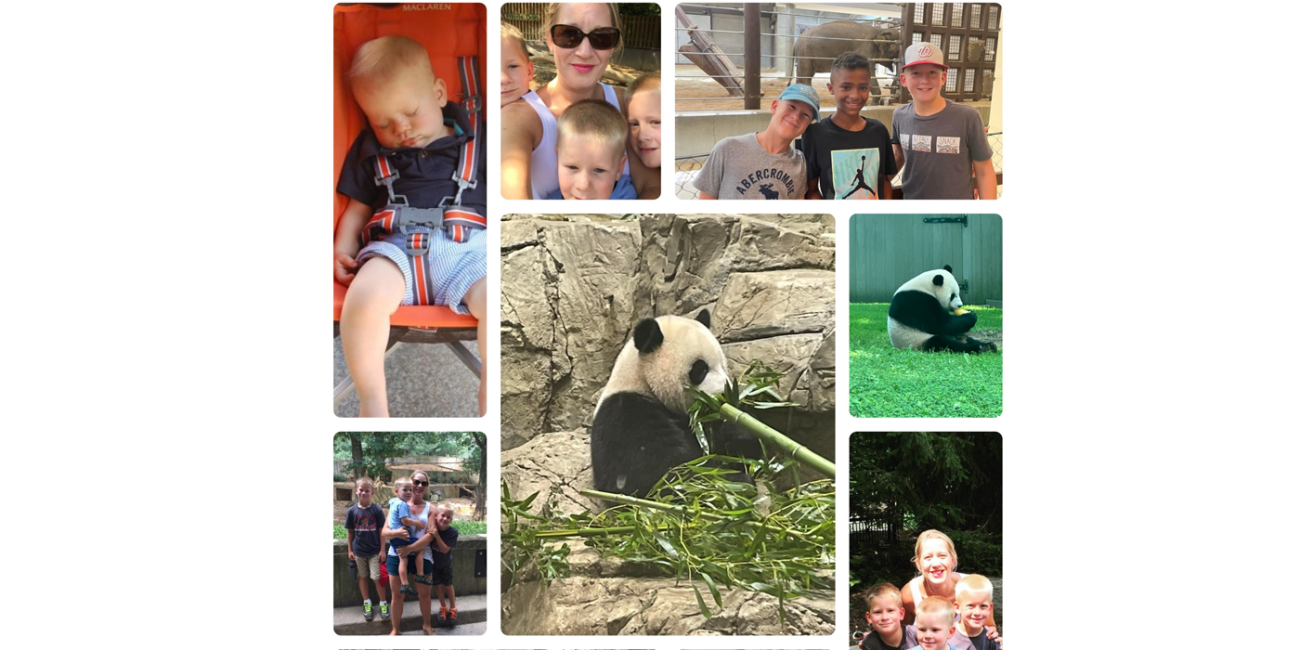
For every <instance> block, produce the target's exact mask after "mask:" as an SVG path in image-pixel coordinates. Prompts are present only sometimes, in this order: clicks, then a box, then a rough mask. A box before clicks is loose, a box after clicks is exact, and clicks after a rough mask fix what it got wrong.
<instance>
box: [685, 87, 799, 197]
mask: <svg viewBox="0 0 1300 650" xmlns="http://www.w3.org/2000/svg"><path fill="white" fill-rule="evenodd" d="M771 110H772V120H771V121H770V122H768V125H767V128H766V129H763V130H762V131H759V132H758V133H747V134H745V135H737V136H732V137H730V138H723V139H722V140H719V141H718V143H717V144H716V145H714V146H713V151H712V152H711V153H710V154H709V159H708V160H706V161H704V167H702V168H701V169H700V173H699V175H698V176H697V177H696V178H695V188H696V189H698V190H699V191H700V198H701V199H708V200H711V199H765V200H772V199H802V198H803V196H804V193H805V192H806V191H807V190H808V182H807V177H808V176H807V172H808V169H807V166H806V165H805V163H804V158H803V153H802V152H800V151H799V150H798V149H794V148H792V147H791V146H790V143H792V142H794V141H795V138H798V137H799V136H801V135H803V132H804V131H805V130H806V129H807V128H808V125H810V124H812V123H814V122H816V121H817V118H818V111H820V110H821V98H820V97H818V96H817V91H816V90H813V87H812V86H809V85H807V84H792V85H791V86H790V87H788V88H786V89H785V90H784V91H782V92H781V96H780V97H779V98H777V99H776V100H774V101H773V102H772V109H771Z"/></svg>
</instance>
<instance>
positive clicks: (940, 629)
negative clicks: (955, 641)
mask: <svg viewBox="0 0 1300 650" xmlns="http://www.w3.org/2000/svg"><path fill="white" fill-rule="evenodd" d="M956 617H957V609H956V608H955V607H953V604H952V602H951V601H949V600H948V599H947V598H944V597H943V596H930V597H929V598H926V599H925V600H922V601H921V604H919V605H917V606H916V641H917V644H918V645H916V646H915V647H913V648H912V650H917V649H918V648H919V649H920V650H952V646H951V645H949V644H948V639H950V638H952V635H953V633H954V632H956V631H957V628H956V626H955V625H954V621H955V619H956Z"/></svg>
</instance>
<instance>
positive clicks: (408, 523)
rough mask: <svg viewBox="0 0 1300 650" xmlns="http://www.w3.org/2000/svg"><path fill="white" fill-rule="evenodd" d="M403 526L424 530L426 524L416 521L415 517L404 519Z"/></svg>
mask: <svg viewBox="0 0 1300 650" xmlns="http://www.w3.org/2000/svg"><path fill="white" fill-rule="evenodd" d="M402 525H403V526H410V527H411V528H416V529H419V528H424V522H422V521H420V520H419V519H415V518H414V517H402Z"/></svg>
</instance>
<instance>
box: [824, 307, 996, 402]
mask: <svg viewBox="0 0 1300 650" xmlns="http://www.w3.org/2000/svg"><path fill="white" fill-rule="evenodd" d="M966 308H967V309H969V310H971V311H973V312H976V313H977V314H978V315H979V323H978V324H976V325H975V329H973V330H971V334H972V335H973V336H975V337H976V338H979V331H980V330H982V329H998V330H1000V329H1002V310H1001V309H994V308H992V307H971V306H969V305H968V306H966ZM888 317H889V305H888V304H887V303H857V304H853V305H850V306H849V413H851V414H852V415H853V416H854V417H859V418H921V417H931V418H957V417H964V418H993V417H997V416H999V415H1001V414H1002V352H1001V351H998V352H994V353H991V354H955V353H952V352H918V351H916V350H895V349H894V347H893V346H892V345H890V344H889V331H888V329H887V324H888Z"/></svg>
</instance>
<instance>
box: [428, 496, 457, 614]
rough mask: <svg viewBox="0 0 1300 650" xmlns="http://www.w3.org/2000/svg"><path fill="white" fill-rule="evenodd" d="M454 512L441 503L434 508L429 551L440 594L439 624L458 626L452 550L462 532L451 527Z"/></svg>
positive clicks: (435, 585) (435, 581)
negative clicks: (453, 583)
mask: <svg viewBox="0 0 1300 650" xmlns="http://www.w3.org/2000/svg"><path fill="white" fill-rule="evenodd" d="M453 514H454V512H453V511H452V509H451V506H449V505H447V504H445V503H440V504H438V505H437V506H435V507H434V511H433V517H434V518H433V524H434V525H432V526H430V527H429V536H430V537H431V538H432V541H431V542H430V544H429V550H431V551H433V573H431V574H430V577H431V578H432V579H433V585H434V590H435V591H437V593H438V606H439V609H438V623H441V624H446V625H455V624H456V588H455V587H453V586H452V583H451V550H452V549H453V548H456V540H457V539H459V538H460V531H459V530H456V528H455V527H454V526H452V525H451V518H452V515H453Z"/></svg>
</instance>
